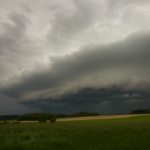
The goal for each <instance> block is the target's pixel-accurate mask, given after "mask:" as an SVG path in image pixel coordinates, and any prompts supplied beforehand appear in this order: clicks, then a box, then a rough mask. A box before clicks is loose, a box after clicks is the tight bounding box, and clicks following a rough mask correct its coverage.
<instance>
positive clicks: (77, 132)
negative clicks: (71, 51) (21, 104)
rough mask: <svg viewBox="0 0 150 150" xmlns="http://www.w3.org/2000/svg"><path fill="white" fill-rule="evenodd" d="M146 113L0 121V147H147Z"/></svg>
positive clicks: (37, 149) (39, 149) (90, 149)
mask: <svg viewBox="0 0 150 150" xmlns="http://www.w3.org/2000/svg"><path fill="white" fill-rule="evenodd" d="M149 141H150V116H139V117H131V118H124V119H106V120H91V121H90V120H87V121H85V120H84V121H68V122H56V123H54V124H50V123H45V124H40V123H23V124H0V150H10V149H11V150H43V149H44V150H48V149H52V150H70V149H71V150H77V149H78V150H118V149H121V150H149V149H150V142H149Z"/></svg>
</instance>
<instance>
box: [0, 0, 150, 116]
mask: <svg viewBox="0 0 150 150" xmlns="http://www.w3.org/2000/svg"><path fill="white" fill-rule="evenodd" d="M0 9H1V14H0V94H1V93H3V94H5V95H8V96H10V97H13V98H10V100H9V101H13V100H14V98H16V99H15V101H16V103H21V104H22V106H25V107H27V108H31V109H32V108H35V110H37V111H38V110H41V111H47V112H49V109H50V110H52V111H53V112H56V113H57V112H64V113H68V112H73V113H74V112H77V111H98V112H99V109H100V110H102V111H103V112H105V113H111V112H116V111H115V109H118V111H119V112H122V113H124V112H128V111H129V110H131V108H132V109H133V108H134V109H138V108H146V106H149V104H150V99H149V96H150V95H149V94H150V86H149V85H150V77H149V74H150V70H149V64H150V61H149V56H150V51H149V49H150V44H149V43H150V42H149V39H150V32H149V31H150V27H149V24H150V21H149V18H150V15H149V14H150V11H149V10H150V2H149V1H148V0H143V1H141V0H133V1H129V0H124V1H120V0H105V1H97V0H93V1H92V2H91V1H90V0H82V1H81V0H65V2H64V1H61V0H56V1H46V0H42V1H37V2H36V3H35V1H34V0H30V1H21V2H20V1H18V0H14V1H13V2H12V1H9V0H8V1H0ZM1 95H2V94H1ZM1 95H0V97H2V98H1V103H4V104H5V100H3V101H4V102H3V101H2V99H3V97H4V96H1ZM8 96H7V97H6V99H9V97H8ZM13 105H15V104H13ZM16 106H17V107H19V106H20V105H16ZM124 106H125V107H126V108H124ZM1 107H3V106H1ZM18 110H19V109H18ZM108 110H110V111H108Z"/></svg>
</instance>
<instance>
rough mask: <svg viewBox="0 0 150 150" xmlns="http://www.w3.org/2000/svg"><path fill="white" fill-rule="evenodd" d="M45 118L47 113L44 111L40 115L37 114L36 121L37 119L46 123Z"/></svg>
mask: <svg viewBox="0 0 150 150" xmlns="http://www.w3.org/2000/svg"><path fill="white" fill-rule="evenodd" d="M47 119H48V115H47V114H46V113H43V114H41V115H40V116H39V119H38V121H39V122H40V123H46V121H47Z"/></svg>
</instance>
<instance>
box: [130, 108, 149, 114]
mask: <svg viewBox="0 0 150 150" xmlns="http://www.w3.org/2000/svg"><path fill="white" fill-rule="evenodd" d="M131 114H150V109H139V110H133V111H131Z"/></svg>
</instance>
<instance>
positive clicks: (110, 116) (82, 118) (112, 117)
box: [20, 114, 149, 123]
mask: <svg viewBox="0 0 150 150" xmlns="http://www.w3.org/2000/svg"><path fill="white" fill-rule="evenodd" d="M143 115H149V114H133V115H130V114H129V115H108V116H89V117H76V118H59V119H57V120H56V121H57V122H58V121H74V120H95V119H115V118H128V117H135V116H143ZM20 122H21V123H25V122H38V121H20ZM47 122H48V121H47Z"/></svg>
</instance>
